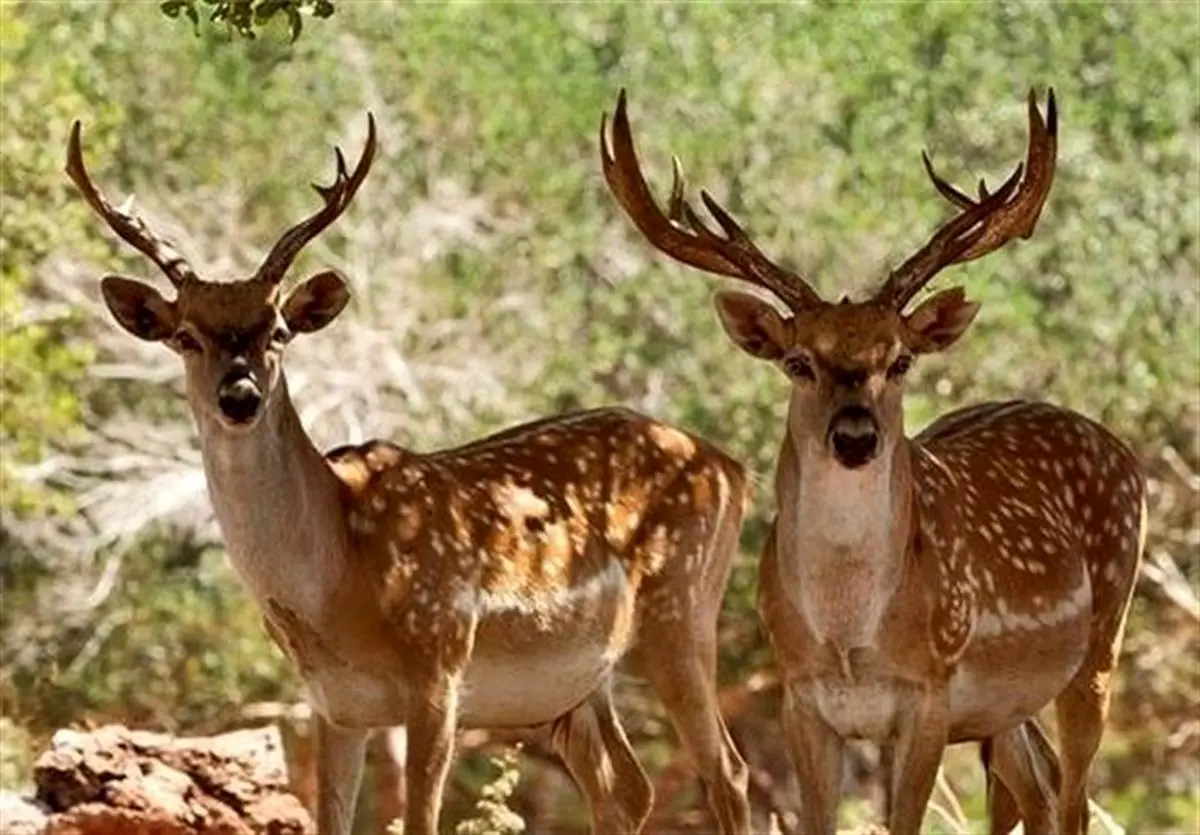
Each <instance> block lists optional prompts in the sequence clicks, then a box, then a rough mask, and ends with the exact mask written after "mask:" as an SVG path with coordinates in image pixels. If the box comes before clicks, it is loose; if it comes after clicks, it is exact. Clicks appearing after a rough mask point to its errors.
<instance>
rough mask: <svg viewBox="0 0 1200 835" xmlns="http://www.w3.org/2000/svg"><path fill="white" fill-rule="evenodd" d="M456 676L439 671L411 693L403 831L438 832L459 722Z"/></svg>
mask: <svg viewBox="0 0 1200 835" xmlns="http://www.w3.org/2000/svg"><path fill="white" fill-rule="evenodd" d="M458 690H459V676H458V675H457V674H451V673H439V674H437V675H435V676H434V677H433V679H432V680H431V681H429V682H428V683H427V684H426V685H425V686H424V687H422V688H420V689H419V690H418V691H417V692H416V693H414V694H413V704H412V707H411V709H410V712H409V721H408V763H407V767H408V771H407V773H406V775H405V777H406V781H405V785H406V794H407V796H408V803H407V806H406V807H405V809H404V835H437V832H438V818H439V816H440V815H441V811H442V792H443V790H444V789H445V786H446V776H447V775H448V774H449V773H450V759H451V756H452V754H453V753H454V734H455V731H456V729H457V724H458V716H457V713H458Z"/></svg>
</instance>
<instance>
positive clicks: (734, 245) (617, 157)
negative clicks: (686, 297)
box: [600, 89, 823, 311]
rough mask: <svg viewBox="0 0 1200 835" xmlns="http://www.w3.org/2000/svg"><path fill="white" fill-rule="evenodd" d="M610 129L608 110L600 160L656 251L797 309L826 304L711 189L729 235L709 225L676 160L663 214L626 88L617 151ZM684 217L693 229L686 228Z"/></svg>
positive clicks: (615, 129) (712, 209) (617, 117)
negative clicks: (632, 123) (688, 194)
mask: <svg viewBox="0 0 1200 835" xmlns="http://www.w3.org/2000/svg"><path fill="white" fill-rule="evenodd" d="M607 127H608V114H607V113H606V114H604V116H603V117H602V118H601V121H600V161H601V166H602V168H603V170H604V179H605V181H606V182H607V183H608V187H609V189H610V190H611V191H612V193H613V196H614V197H616V198H617V202H618V203H620V204H621V207H622V208H623V209H624V210H625V213H626V214H627V215H629V219H630V220H632V221H633V224H634V226H636V227H637V228H638V230H639V231H640V232H641V233H642V234H643V235H645V236H646V239H647V240H648V241H649V242H650V243H651V244H652V245H653V246H654V247H655V248H656V249H658V250H659V251H661V252H663V253H665V254H667V255H669V256H671V257H672V258H674V259H675V260H677V261H681V262H683V263H684V264H687V265H689V266H692V267H697V268H699V269H701V270H704V271H705V272H710V273H715V274H717V275H725V276H730V277H732V278H738V279H741V280H742V281H747V282H749V283H751V284H755V285H758V286H759V287H765V288H766V289H768V290H771V291H772V292H773V293H775V294H776V295H777V296H779V298H780V299H782V300H783V302H784V303H785V304H787V306H788V307H790V308H791V309H792V310H793V311H799V310H802V309H804V308H811V307H814V306H817V305H820V304H822V303H823V302H822V301H821V297H820V296H819V295H818V294H817V292H816V291H815V290H813V288H812V287H811V286H809V284H808V283H807V282H806V281H804V279H802V278H801V277H800V276H798V275H796V274H795V273H793V272H792V271H790V270H787V269H785V268H783V267H781V266H779V265H778V264H776V263H774V262H772V261H771V260H770V259H769V258H767V256H766V255H764V254H763V253H762V251H761V250H760V249H759V248H758V247H757V246H755V245H754V242H753V241H751V240H750V237H749V236H748V235H747V234H746V232H745V231H744V230H743V229H742V227H741V226H739V225H738V224H737V222H736V221H734V219H733V218H732V217H730V215H729V213H728V212H726V211H725V210H724V209H723V208H722V207H721V205H720V204H719V203H717V201H716V200H714V199H713V198H712V197H711V196H710V195H709V194H708V192H707V191H701V192H700V198H701V200H703V201H704V205H705V207H707V209H708V211H709V213H710V214H711V215H712V216H713V218H715V219H716V221H717V223H718V224H719V225H720V226H721V229H722V230H723V231H724V233H725V234H724V236H722V235H720V234H718V233H717V232H714V231H712V230H711V229H709V228H708V226H707V225H706V224H705V223H704V221H703V220H701V219H700V217H699V215H697V214H696V212H695V211H694V210H693V209H692V207H691V205H690V204H689V203H688V202H687V201H686V200H685V199H684V197H683V189H684V182H683V170H682V167H681V166H680V164H679V160H678V159H675V158H672V162H673V164H674V177H673V181H672V183H671V199H670V203H669V205H668V211H669V214H667V215H664V214H663V212H662V209H660V208H659V207H658V203H657V202H655V200H654V195H653V194H651V192H650V187H649V186H648V185H647V184H646V178H645V177H644V176H643V175H642V171H641V166H640V165H639V163H638V159H637V153H636V152H635V151H634V148H633V137H632V135H631V133H630V129H629V117H628V116H627V114H626V112H625V90H623V89H622V90H621V92H620V95H619V96H618V97H617V109H616V112H615V113H614V114H613V125H612V148H611V150H610V148H609V143H608V140H607ZM684 219H686V221H687V224H688V226H690V227H691V229H692V231H688V230H687V229H685V228H684V226H683V220H684Z"/></svg>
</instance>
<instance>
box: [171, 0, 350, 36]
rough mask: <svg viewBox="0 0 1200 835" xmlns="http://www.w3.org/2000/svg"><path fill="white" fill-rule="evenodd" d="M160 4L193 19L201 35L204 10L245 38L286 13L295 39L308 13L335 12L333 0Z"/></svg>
mask: <svg viewBox="0 0 1200 835" xmlns="http://www.w3.org/2000/svg"><path fill="white" fill-rule="evenodd" d="M206 7H207V8H206ZM159 8H160V9H162V12H163V14H165V15H166V16H167V17H169V18H173V19H175V18H179V17H185V18H187V19H188V20H190V21H191V22H192V27H193V28H194V29H195V31H196V34H197V35H199V34H200V18H201V14H202V12H203V14H204V15H205V16H206V17H207V18H208V20H209V21H210V22H211V23H215V24H224V25H225V27H226V29H227V30H228V31H229V33H230V34H231V35H232V34H233V33H237V34H238V35H241V36H242V37H244V38H254V37H256V30H258V29H261V28H263V27H264V26H266V25H267V24H268V23H270V22H271V20H273V19H274V18H275V17H276V16H278V15H280V14H282V15H283V16H284V17H286V18H287V22H288V26H289V28H290V29H291V33H292V41H293V43H294V42H295V40H296V39H297V38H298V37H300V32H301V30H302V29H303V27H304V17H305V16H306V15H309V16H312V17H316V18H327V17H332V16H333V12H334V7H333V0H164V2H163V3H162V4H161V5H160V6H159Z"/></svg>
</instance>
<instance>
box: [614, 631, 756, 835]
mask: <svg viewBox="0 0 1200 835" xmlns="http://www.w3.org/2000/svg"><path fill="white" fill-rule="evenodd" d="M706 620H707V619H706ZM664 626H665V625H664ZM668 636H670V637H671V638H673V639H675V640H664V638H667V637H668ZM636 652H637V654H638V659H637V666H638V669H639V672H641V673H642V675H644V676H645V677H646V678H647V679H648V680H649V681H650V685H651V686H652V687H653V689H654V692H655V694H656V695H657V696H658V698H659V700H660V701H661V702H662V704H663V707H665V708H666V711H667V715H668V716H670V717H671V724H672V725H674V727H675V732H676V733H677V734H678V735H679V740H680V742H681V743H682V744H683V747H684V748H685V749H687V751H688V753H690V754H691V756H692V759H693V761H694V762H695V764H696V770H697V772H699V775H700V781H701V782H702V783H703V785H704V791H705V794H706V795H707V797H708V804H709V807H710V808H711V809H712V811H713V815H714V816H715V817H716V819H717V824H718V826H719V827H720V830H721V832H722V833H724V835H744V834H745V833H749V832H750V802H749V800H748V799H747V793H748V790H749V784H750V771H749V769H748V768H747V767H746V761H745V760H744V759H742V755H741V753H740V752H739V751H738V749H737V746H736V745H735V744H734V742H733V737H731V736H730V735H729V729H728V728H727V727H726V726H725V721H724V720H723V719H722V718H721V710H720V707H719V706H718V704H717V645H716V623H715V621H714V622H713V623H707V622H705V623H702V624H693V625H692V626H691V627H690V628H689V627H688V626H687V625H686V624H682V625H681V624H679V623H675V624H671V625H669V626H665V629H664V627H662V626H660V627H659V632H658V635H657V640H652V639H650V638H641V639H639V641H638V644H637V649H636Z"/></svg>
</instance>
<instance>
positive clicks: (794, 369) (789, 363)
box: [783, 355, 817, 380]
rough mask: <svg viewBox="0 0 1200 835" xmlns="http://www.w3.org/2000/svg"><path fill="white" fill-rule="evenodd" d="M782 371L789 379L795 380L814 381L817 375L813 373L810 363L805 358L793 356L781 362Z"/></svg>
mask: <svg viewBox="0 0 1200 835" xmlns="http://www.w3.org/2000/svg"><path fill="white" fill-rule="evenodd" d="M783 370H784V371H785V372H787V375H788V376H789V377H792V378H795V379H797V380H815V379H817V374H816V372H815V371H813V367H812V363H811V362H809V361H808V358H807V357H802V356H799V355H793V356H790V357H787V358H786V359H785V360H784V361H783Z"/></svg>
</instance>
